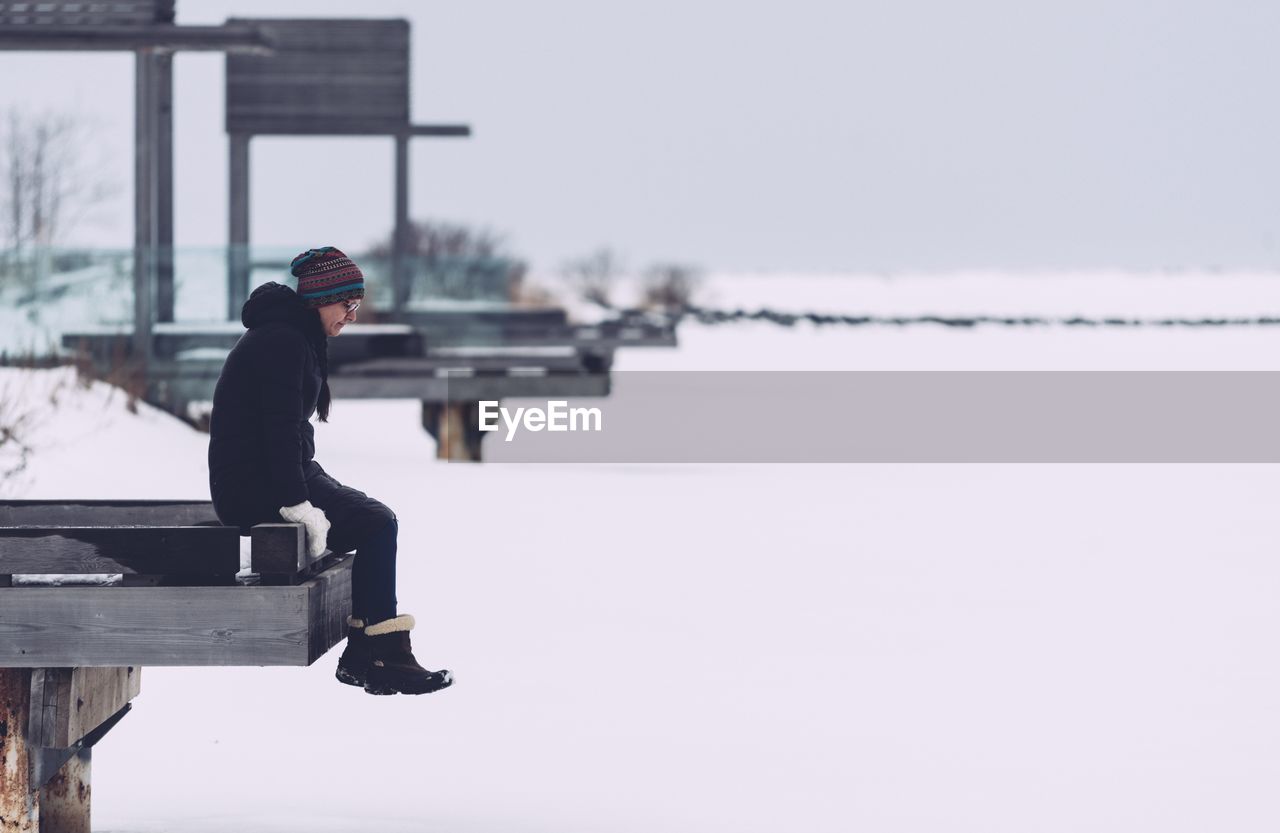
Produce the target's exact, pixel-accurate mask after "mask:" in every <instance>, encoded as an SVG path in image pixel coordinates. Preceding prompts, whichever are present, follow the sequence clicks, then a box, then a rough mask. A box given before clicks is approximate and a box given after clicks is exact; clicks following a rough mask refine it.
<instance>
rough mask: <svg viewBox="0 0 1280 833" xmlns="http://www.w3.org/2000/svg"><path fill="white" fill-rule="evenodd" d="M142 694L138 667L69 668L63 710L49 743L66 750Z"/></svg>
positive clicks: (59, 714)
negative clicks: (51, 740)
mask: <svg viewBox="0 0 1280 833" xmlns="http://www.w3.org/2000/svg"><path fill="white" fill-rule="evenodd" d="M141 692H142V668H141V667H140V666H133V665H130V666H110V667H105V668H83V667H82V668H75V669H72V672H71V675H70V678H69V679H68V681H67V698H66V699H67V704H68V705H67V708H66V710H65V711H63V709H62V705H61V704H62V700H61V697H60V698H59V710H58V714H57V716H56V718H55V723H54V726H53V734H52V737H53V741H54V742H53V743H51V744H47V745H49V746H57V747H67V746H71V745H72V744H73V743H75V742H76V741H78V740H80V739H81V738H83V737H84V736H85V735H87V734H89V733H90V732H92V731H93V730H94V729H96V728H98V727H99V726H101V725H102V724H103V723H105V722H106V721H107V720H108V719H110V718H111V716H112V715H114V714H115V713H116V712H118V711H120V710H121V709H123V708H124V707H125V705H126V704H127V703H129V702H130V701H131V700H133V698H135V697H137V696H138V695H139V694H140V693H141Z"/></svg>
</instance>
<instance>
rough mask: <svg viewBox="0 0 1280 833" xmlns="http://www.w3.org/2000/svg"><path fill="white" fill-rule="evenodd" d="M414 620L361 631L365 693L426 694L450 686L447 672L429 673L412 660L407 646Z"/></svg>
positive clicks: (399, 620) (402, 617) (403, 616)
mask: <svg viewBox="0 0 1280 833" xmlns="http://www.w3.org/2000/svg"><path fill="white" fill-rule="evenodd" d="M413 625H414V622H413V617H412V616H410V615H409V614H407V613H404V614H401V615H400V616H397V617H395V618H394V619H385V620H383V621H381V622H375V623H374V624H372V625H368V626H366V627H365V629H364V641H365V644H366V645H367V646H368V650H369V666H368V667H369V671H368V674H367V675H366V677H365V686H364V690H365V691H367V692H369V693H370V694H426V693H428V692H431V691H439V690H440V689H442V688H448V687H449V686H451V685H453V675H452V674H450V673H449V672H448V671H428V670H427V669H425V668H423V667H422V666H421V665H419V664H418V661H417V660H416V659H414V656H413V649H412V648H411V647H410V645H409V631H410V630H412V629H413Z"/></svg>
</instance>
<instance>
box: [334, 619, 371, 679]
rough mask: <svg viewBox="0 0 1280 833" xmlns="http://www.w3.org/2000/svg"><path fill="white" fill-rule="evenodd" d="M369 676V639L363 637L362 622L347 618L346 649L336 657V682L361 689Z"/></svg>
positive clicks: (361, 620)
mask: <svg viewBox="0 0 1280 833" xmlns="http://www.w3.org/2000/svg"><path fill="white" fill-rule="evenodd" d="M368 674H369V637H367V636H365V632H364V620H363V619H357V618H355V617H354V616H348V617H347V647H346V648H345V649H344V650H343V652H342V656H340V657H338V671H337V673H336V674H334V676H336V677H337V678H338V682H341V683H346V684H347V685H358V686H361V687H362V688H363V687H364V683H365V680H366V678H367V677H368Z"/></svg>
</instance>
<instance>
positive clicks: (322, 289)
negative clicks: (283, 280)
mask: <svg viewBox="0 0 1280 833" xmlns="http://www.w3.org/2000/svg"><path fill="white" fill-rule="evenodd" d="M289 271H290V272H291V273H292V274H293V276H294V277H295V278H297V279H298V295H300V296H301V297H302V300H303V301H305V302H306V304H307V306H309V307H323V306H324V305H326V304H332V303H336V302H337V301H347V300H350V299H352V298H363V297H364V273H363V272H361V271H360V267H359V266H356V265H355V264H354V263H352V262H351V258H349V257H347V256H346V255H344V254H343V253H342V252H341V251H339V250H338V249H336V248H334V247H333V246H322V247H320V248H319V249H307V250H306V251H305V252H303V253H302V254H300V255H298V256H297V257H295V258H294V259H293V262H292V263H291V264H289Z"/></svg>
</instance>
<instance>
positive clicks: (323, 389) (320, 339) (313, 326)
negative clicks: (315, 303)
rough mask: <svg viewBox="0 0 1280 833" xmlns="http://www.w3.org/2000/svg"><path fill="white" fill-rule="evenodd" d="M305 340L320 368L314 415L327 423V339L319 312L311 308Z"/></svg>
mask: <svg viewBox="0 0 1280 833" xmlns="http://www.w3.org/2000/svg"><path fill="white" fill-rule="evenodd" d="M306 317H307V319H308V323H307V327H306V333H307V340H308V341H310V342H311V346H312V347H313V348H314V349H315V351H316V363H317V365H318V366H319V367H320V398H319V399H318V400H317V402H316V413H317V414H319V415H320V421H321V422H328V421H329V403H330V401H331V398H330V396H329V337H328V336H327V335H325V332H324V324H323V323H322V322H321V321H320V310H318V309H316V308H315V307H311V308H310V309H309V310H308V314H307V316H306Z"/></svg>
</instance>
